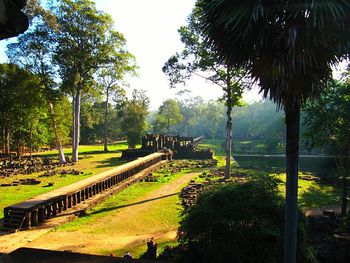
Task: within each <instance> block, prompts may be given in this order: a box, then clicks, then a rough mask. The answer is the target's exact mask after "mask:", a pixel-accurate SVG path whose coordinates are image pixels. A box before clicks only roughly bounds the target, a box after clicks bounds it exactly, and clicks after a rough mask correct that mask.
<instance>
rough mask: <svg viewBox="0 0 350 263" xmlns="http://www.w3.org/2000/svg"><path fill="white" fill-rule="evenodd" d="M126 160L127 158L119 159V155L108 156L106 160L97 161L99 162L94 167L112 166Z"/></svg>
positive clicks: (123, 162)
mask: <svg viewBox="0 0 350 263" xmlns="http://www.w3.org/2000/svg"><path fill="white" fill-rule="evenodd" d="M127 162H128V161H127V160H124V159H121V158H120V157H110V158H108V159H106V160H102V161H98V163H99V164H98V165H96V168H106V167H110V168H114V167H116V166H119V165H122V164H125V163H127Z"/></svg>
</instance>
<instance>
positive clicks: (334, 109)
mask: <svg viewBox="0 0 350 263" xmlns="http://www.w3.org/2000/svg"><path fill="white" fill-rule="evenodd" d="M349 94H350V83H337V82H335V81H332V82H329V85H328V88H327V89H325V90H324V91H323V92H322V93H321V95H320V97H319V98H318V99H317V100H313V101H310V102H309V103H308V104H307V105H306V107H305V109H304V112H305V118H304V124H305V126H306V129H305V134H304V136H305V137H306V139H307V140H306V143H307V146H308V147H309V148H314V147H317V148H320V149H321V150H322V151H324V152H329V153H330V154H334V155H335V156H336V157H337V159H338V164H342V166H343V168H346V162H342V163H339V162H340V159H344V158H347V156H349V155H350V114H349V112H350V96H349ZM347 168H349V169H350V167H347Z"/></svg>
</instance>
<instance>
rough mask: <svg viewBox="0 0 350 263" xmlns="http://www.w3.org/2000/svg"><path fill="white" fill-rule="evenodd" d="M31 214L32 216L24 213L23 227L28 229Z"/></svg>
mask: <svg viewBox="0 0 350 263" xmlns="http://www.w3.org/2000/svg"><path fill="white" fill-rule="evenodd" d="M31 214H32V213H31V212H25V213H24V222H23V227H25V228H30V227H31V226H32V222H31Z"/></svg>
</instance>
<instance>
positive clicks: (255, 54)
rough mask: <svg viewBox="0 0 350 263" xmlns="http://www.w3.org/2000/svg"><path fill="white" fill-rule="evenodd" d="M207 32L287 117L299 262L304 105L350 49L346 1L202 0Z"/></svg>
mask: <svg viewBox="0 0 350 263" xmlns="http://www.w3.org/2000/svg"><path fill="white" fill-rule="evenodd" d="M196 6H197V7H198V10H199V16H200V21H201V31H202V34H203V35H204V36H205V37H206V38H207V41H208V42H209V43H210V44H211V45H212V47H213V48H215V49H216V50H217V51H218V52H219V54H220V55H221V57H222V59H225V60H226V61H228V62H229V63H230V64H231V65H232V66H244V67H246V68H247V69H248V70H249V72H250V74H251V76H252V78H253V79H254V80H255V81H257V82H258V83H259V85H260V87H261V91H262V92H263V95H264V97H269V98H270V99H272V100H273V101H275V102H276V103H277V105H278V107H279V108H283V109H284V111H285V115H286V138H287V139H286V172H287V183H286V210H285V241H284V251H285V252H284V262H295V260H296V244H297V242H296V238H297V193H298V162H299V120H300V106H301V105H302V104H303V103H304V102H305V101H306V100H307V99H309V98H312V97H314V96H317V94H318V93H319V91H320V90H322V88H323V87H324V86H325V84H326V81H327V80H328V79H330V77H331V72H332V71H331V66H332V65H334V64H336V63H338V62H339V61H340V60H341V59H342V58H343V57H345V56H346V55H349V51H350V48H349V47H350V41H349V38H350V26H349V24H350V20H349V18H348V14H349V12H350V3H349V1H346V0H314V1H306V0H304V1H302V0H295V1H282V0H272V1H261V0H247V1H239V0H197V3H196Z"/></svg>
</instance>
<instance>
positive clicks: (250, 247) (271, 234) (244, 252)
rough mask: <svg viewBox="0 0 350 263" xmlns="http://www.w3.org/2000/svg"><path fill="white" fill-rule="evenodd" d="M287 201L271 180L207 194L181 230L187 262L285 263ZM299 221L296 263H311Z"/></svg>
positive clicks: (199, 201) (193, 209) (222, 188)
mask: <svg viewBox="0 0 350 263" xmlns="http://www.w3.org/2000/svg"><path fill="white" fill-rule="evenodd" d="M283 217H284V208H283V200H282V198H281V197H280V196H279V195H278V191H277V182H276V181H275V180H274V179H271V178H270V177H264V178H263V179H252V180H250V181H248V182H245V183H241V184H230V185H225V186H218V187H216V188H215V189H213V190H210V191H208V192H204V193H203V194H202V195H201V196H200V198H199V200H198V202H197V204H196V205H195V206H193V207H192V208H191V209H190V210H189V211H188V213H187V214H186V215H185V217H184V219H183V220H182V222H181V227H180V229H179V235H180V244H181V247H182V250H181V251H182V252H181V253H182V255H181V261H183V262H237V263H239V262H269V263H271V262H282V261H283V227H284V220H283ZM304 223H305V218H304V217H303V216H302V214H301V213H300V216H299V233H298V234H299V240H298V245H299V249H298V252H299V254H298V262H310V261H312V259H311V258H312V257H308V253H307V251H308V250H307V249H305V244H304V226H305V224H304Z"/></svg>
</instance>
